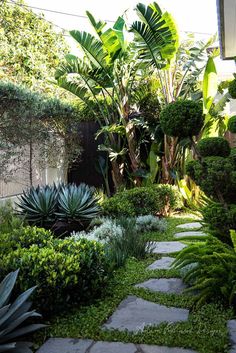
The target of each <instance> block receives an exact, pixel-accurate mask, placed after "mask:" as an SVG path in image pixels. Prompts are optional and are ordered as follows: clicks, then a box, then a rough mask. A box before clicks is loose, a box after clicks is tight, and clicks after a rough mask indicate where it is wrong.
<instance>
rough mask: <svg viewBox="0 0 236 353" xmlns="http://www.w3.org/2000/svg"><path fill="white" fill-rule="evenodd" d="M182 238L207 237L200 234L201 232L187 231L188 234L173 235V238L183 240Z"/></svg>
mask: <svg viewBox="0 0 236 353" xmlns="http://www.w3.org/2000/svg"><path fill="white" fill-rule="evenodd" d="M183 237H199V238H201V237H207V234H206V233H204V232H202V231H201V230H195V231H193V230H192V231H188V232H180V233H176V234H174V238H183Z"/></svg>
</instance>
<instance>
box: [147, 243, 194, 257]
mask: <svg viewBox="0 0 236 353" xmlns="http://www.w3.org/2000/svg"><path fill="white" fill-rule="evenodd" d="M152 246H153V249H152V252H153V253H154V254H171V253H175V252H178V251H180V250H182V249H184V248H185V247H186V246H187V245H186V244H183V243H181V242H180V241H159V242H158V241H156V242H155V241H154V242H153V243H152Z"/></svg>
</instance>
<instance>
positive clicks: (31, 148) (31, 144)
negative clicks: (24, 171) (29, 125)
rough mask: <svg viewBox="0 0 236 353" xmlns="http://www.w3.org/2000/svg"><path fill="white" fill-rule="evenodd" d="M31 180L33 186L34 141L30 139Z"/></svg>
mask: <svg viewBox="0 0 236 353" xmlns="http://www.w3.org/2000/svg"><path fill="white" fill-rule="evenodd" d="M29 180H30V186H33V143H32V139H30V143H29Z"/></svg>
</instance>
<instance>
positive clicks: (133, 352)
mask: <svg viewBox="0 0 236 353" xmlns="http://www.w3.org/2000/svg"><path fill="white" fill-rule="evenodd" d="M86 347H87V348H86ZM41 352H43V353H54V352H57V353H197V352H195V351H192V350H190V349H184V348H176V347H173V348H172V347H165V346H150V345H146V344H141V345H138V344H137V345H136V344H133V343H122V342H101V341H99V342H94V341H92V340H75V339H71V338H69V339H68V338H50V339H49V340H48V341H47V342H46V343H45V344H44V345H43V346H42V347H41V348H40V349H39V350H38V351H37V353H41Z"/></svg>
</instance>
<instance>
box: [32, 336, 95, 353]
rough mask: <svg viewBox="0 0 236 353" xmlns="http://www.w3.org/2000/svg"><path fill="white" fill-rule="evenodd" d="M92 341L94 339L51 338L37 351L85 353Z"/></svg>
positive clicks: (39, 352) (40, 352) (41, 352)
mask: <svg viewBox="0 0 236 353" xmlns="http://www.w3.org/2000/svg"><path fill="white" fill-rule="evenodd" d="M92 343H93V341H92V340H77V339H72V338H50V339H49V340H48V341H47V342H46V343H44V345H43V346H42V347H41V348H40V349H39V350H38V351H37V353H59V352H60V353H85V352H86V351H87V349H88V348H89V347H90V346H91V345H92Z"/></svg>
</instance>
